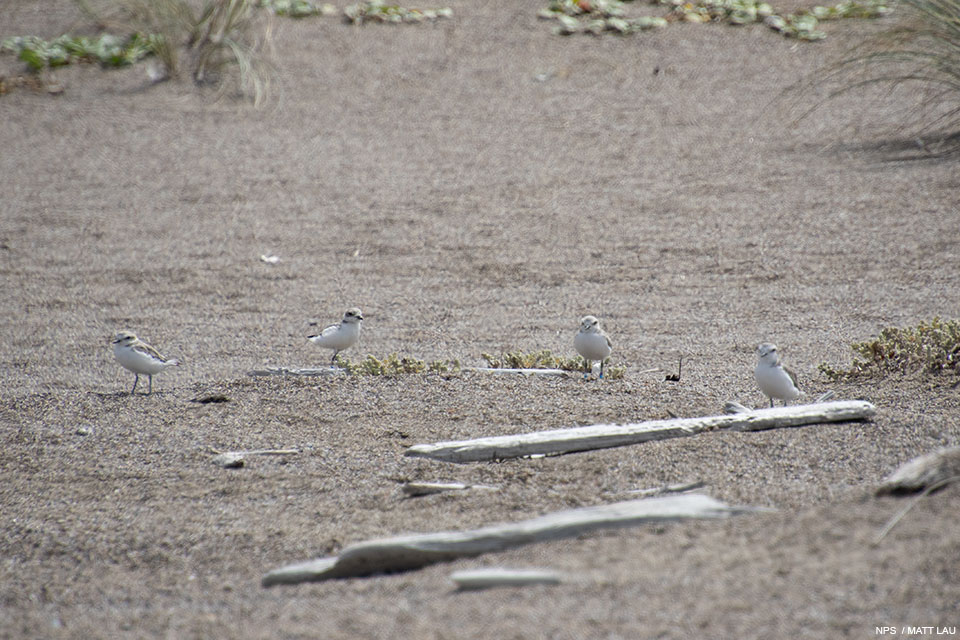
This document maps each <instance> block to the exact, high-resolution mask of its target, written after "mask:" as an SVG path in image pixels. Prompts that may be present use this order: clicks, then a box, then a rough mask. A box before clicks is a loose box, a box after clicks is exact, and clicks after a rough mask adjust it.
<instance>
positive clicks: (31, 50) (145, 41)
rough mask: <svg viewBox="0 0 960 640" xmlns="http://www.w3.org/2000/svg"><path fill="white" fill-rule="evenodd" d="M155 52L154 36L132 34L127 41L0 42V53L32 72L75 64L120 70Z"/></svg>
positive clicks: (73, 38)
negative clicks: (96, 64)
mask: <svg viewBox="0 0 960 640" xmlns="http://www.w3.org/2000/svg"><path fill="white" fill-rule="evenodd" d="M156 49H157V38H156V36H151V35H143V34H140V33H134V34H133V35H131V36H130V37H129V38H127V39H126V40H124V39H121V38H118V37H117V36H115V35H112V34H109V33H104V34H101V35H100V36H98V37H95V38H94V37H88V36H71V35H62V36H60V37H59V38H56V39H55V40H51V41H49V42H47V41H46V40H43V39H42V38H38V37H36V36H26V37H16V38H7V39H5V40H3V42H0V51H9V52H12V53H14V54H16V55H17V57H19V58H20V60H22V61H23V62H24V63H26V65H27V66H28V67H29V68H30V70H31V71H34V72H38V71H42V70H43V69H46V68H52V67H62V66H64V65H68V64H73V63H76V62H99V63H100V64H102V65H103V66H105V67H123V66H127V65H131V64H133V63H135V62H138V61H139V60H141V59H143V58H145V57H146V56H148V55H151V54H154V53H155V52H156Z"/></svg>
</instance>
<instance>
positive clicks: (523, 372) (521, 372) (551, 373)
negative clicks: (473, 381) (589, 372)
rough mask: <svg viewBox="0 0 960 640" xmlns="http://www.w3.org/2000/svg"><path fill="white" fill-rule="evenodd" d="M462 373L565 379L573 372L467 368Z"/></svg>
mask: <svg viewBox="0 0 960 640" xmlns="http://www.w3.org/2000/svg"><path fill="white" fill-rule="evenodd" d="M464 371H475V372H477V373H495V374H501V375H511V374H512V375H522V376H547V377H564V378H565V377H567V376H570V375H573V374H574V373H575V372H574V371H567V370H566V369H511V368H508V367H468V368H465V369H464Z"/></svg>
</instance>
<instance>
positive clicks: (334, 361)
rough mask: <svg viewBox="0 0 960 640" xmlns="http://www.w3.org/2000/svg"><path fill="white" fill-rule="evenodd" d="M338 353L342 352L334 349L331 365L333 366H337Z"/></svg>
mask: <svg viewBox="0 0 960 640" xmlns="http://www.w3.org/2000/svg"><path fill="white" fill-rule="evenodd" d="M338 353H340V352H339V351H336V350H334V352H333V355H332V356H331V357H330V366H331V367H336V366H337V354H338Z"/></svg>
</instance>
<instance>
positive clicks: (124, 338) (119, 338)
mask: <svg viewBox="0 0 960 640" xmlns="http://www.w3.org/2000/svg"><path fill="white" fill-rule="evenodd" d="M136 340H137V334H135V333H134V332H132V331H119V332H117V335H115V336H113V344H119V345H123V346H127V345H129V344H132V343H134V342H136Z"/></svg>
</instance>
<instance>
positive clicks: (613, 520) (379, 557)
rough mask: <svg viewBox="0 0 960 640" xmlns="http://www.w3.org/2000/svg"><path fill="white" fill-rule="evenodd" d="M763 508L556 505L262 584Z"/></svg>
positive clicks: (402, 567)
mask: <svg viewBox="0 0 960 640" xmlns="http://www.w3.org/2000/svg"><path fill="white" fill-rule="evenodd" d="M759 510H761V509H757V508H755V507H731V506H728V505H725V504H724V503H722V502H720V501H718V500H715V499H714V498H711V497H709V496H705V495H697V494H691V495H679V496H668V497H662V498H647V499H645V500H630V501H627V502H616V503H614V504H608V505H602V506H598V507H584V508H580V509H570V510H567V511H557V512H555V513H550V514H547V515H545V516H541V517H539V518H533V519H531V520H524V521H521V522H514V523H508V524H498V525H493V526H489V527H483V528H481V529H474V530H472V531H461V532H452V531H446V532H440V533H427V534H417V535H406V536H399V537H396V538H385V539H381V540H371V541H368V542H361V543H359V544H354V545H350V546H348V547H347V548H345V549H344V550H343V551H342V552H341V553H340V555H339V556H335V557H328V558H318V559H316V560H310V561H307V562H301V563H297V564H292V565H288V566H286V567H281V568H279V569H275V570H273V571H271V572H269V573H268V574H266V575H265V576H264V577H263V585H264V586H265V587H266V586H270V585H274V584H284V583H297V582H307V581H317V580H330V579H333V578H351V577H357V576H366V575H371V574H375V573H384V572H390V571H407V570H410V569H419V568H420V567H424V566H427V565H429V564H434V563H436V562H446V561H449V560H454V559H455V558H460V557H464V556H478V555H480V554H483V553H489V552H492V551H502V550H504V549H509V548H511V547H517V546H520V545H525V544H530V543H533V542H543V541H545V540H556V539H558V538H567V537H571V536H577V535H581V534H583V533H587V532H589V531H595V530H597V529H607V528H615V527H630V526H637V525H640V524H644V523H650V522H663V521H670V520H686V519H692V518H724V517H728V516H731V515H734V514H738V513H746V512H755V511H759Z"/></svg>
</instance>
